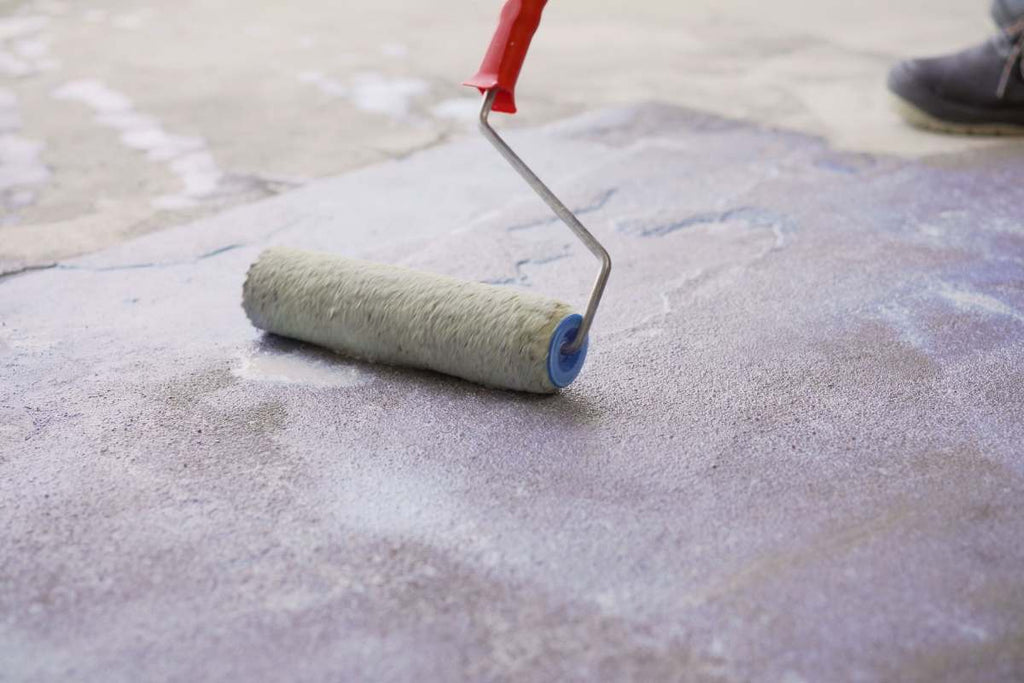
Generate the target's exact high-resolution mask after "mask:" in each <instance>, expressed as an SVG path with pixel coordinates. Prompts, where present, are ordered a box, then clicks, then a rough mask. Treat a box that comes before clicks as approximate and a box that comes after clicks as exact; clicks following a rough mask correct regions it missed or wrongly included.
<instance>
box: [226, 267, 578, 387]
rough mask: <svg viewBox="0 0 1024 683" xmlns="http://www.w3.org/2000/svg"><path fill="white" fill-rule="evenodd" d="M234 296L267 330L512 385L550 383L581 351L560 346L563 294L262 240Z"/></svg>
mask: <svg viewBox="0 0 1024 683" xmlns="http://www.w3.org/2000/svg"><path fill="white" fill-rule="evenodd" d="M242 305H243V307H244V308H245V312H246V314H247V315H248V316H249V320H250V321H251V322H252V324H253V325H255V326H256V327H258V328H259V329H261V330H266V331H267V332H273V333H274V334H278V335H281V336H284V337H291V338H292V339H300V340H302V341H306V342H310V343H312V344H317V345H319V346H323V347H326V348H329V349H332V350H334V351H337V352H339V353H342V354H345V355H347V356H352V357H355V358H361V359H365V360H370V361H375V362H378V363H387V364H389V365H405V366H410V367H416V368H425V369H429V370H435V371H437V372H443V373H445V374H448V375H454V376H456V377H462V378H464V379H468V380H470V381H473V382H478V383H480V384H486V385H489V386H495V387H503V388H506V389H515V390H517V391H530V392H536V393H542V394H550V393H554V392H556V391H558V390H559V389H561V388H562V387H565V386H567V385H568V384H569V383H571V382H572V381H573V380H574V379H575V378H576V375H577V374H578V373H579V371H580V368H581V367H582V366H583V362H584V360H585V359H586V346H584V347H582V348H581V349H580V350H579V351H577V352H575V353H571V354H570V353H565V351H564V350H563V349H564V347H565V346H566V342H568V341H570V340H571V339H573V338H574V337H575V334H576V331H577V330H578V329H579V325H580V320H581V318H580V316H579V315H576V314H574V313H573V312H572V309H571V308H570V307H569V306H568V305H567V304H565V303H563V302H561V301H557V300H555V299H549V298H548V297H544V296H539V295H537V294H532V293H530V292H524V291H518V290H515V289H513V288H511V287H498V286H495V285H487V284H482V283H478V282H466V281H464V280H456V279H454V278H450V277H446V276H443V275H435V274H433V273H424V272H421V271H416V270H411V269H408V268H401V267H397V266H389V265H384V264H380V263H370V262H367V261H359V260H356V259H348V258H343V257H341V256H335V255H332V254H319V253H316V252H308V251H300V250H297V249H285V248H282V247H274V248H272V249H267V250H266V251H264V252H263V253H262V254H260V257H259V259H258V260H257V261H256V262H255V263H254V264H253V265H252V267H251V268H250V269H249V273H248V276H247V277H246V281H245V286H244V288H243V301H242Z"/></svg>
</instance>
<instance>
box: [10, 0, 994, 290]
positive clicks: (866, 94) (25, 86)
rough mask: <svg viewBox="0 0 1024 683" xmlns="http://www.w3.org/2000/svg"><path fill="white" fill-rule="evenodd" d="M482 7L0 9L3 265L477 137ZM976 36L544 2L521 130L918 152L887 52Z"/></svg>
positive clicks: (969, 25)
mask: <svg viewBox="0 0 1024 683" xmlns="http://www.w3.org/2000/svg"><path fill="white" fill-rule="evenodd" d="M499 6H500V0H431V1H430V2H423V1H421V0H364V1H362V2H355V1H353V0H347V1H345V2H325V1H324V0H314V1H308V0H307V1H305V2H269V1H266V2H254V1H253V0H218V1H217V2H210V1H209V0H173V1H172V0H163V1H154V0H90V2H72V1H69V0H0V273H3V272H10V271H14V270H18V269H20V268H23V267H26V266H33V265H40V264H44V263H50V262H53V261H55V260H60V259H61V258H66V257H68V256H73V255H78V254H84V253H90V252H93V251H96V250H98V249H100V248H103V247H105V246H109V245H112V244H117V243H119V242H122V241H124V240H125V239H128V238H131V237H134V236H138V235H141V234H143V233H146V232H151V231H153V230H155V229H157V228H163V227H167V226H171V225H177V224H181V223H183V222H185V221H187V220H191V219H194V218H196V217H199V216H204V215H210V214H212V213H216V212H217V211H220V210H222V209H224V208H225V207H227V206H232V205H236V204H240V203H245V202H248V201H252V200H254V199H259V198H261V197H265V196H268V195H272V194H275V193H278V192H281V191H284V190H288V189H291V188H294V187H297V186H301V185H303V184H304V183H307V182H309V181H310V180H312V179H316V178H319V177H324V176H330V175H333V174H337V173H342V172H345V171H348V170H352V169H354V168H358V167H362V166H365V165H367V164H370V163H377V162H380V161H384V160H386V159H389V158H398V157H402V156H404V155H407V154H409V153H411V152H414V151H416V150H418V149H422V148H424V147H429V146H432V145H436V144H439V143H441V142H444V141H446V140H448V139H451V138H453V137H459V136H461V135H463V134H465V133H466V132H467V131H471V130H472V124H473V116H474V113H475V109H476V104H477V103H476V101H475V99H474V97H473V93H472V92H471V91H469V90H468V89H466V88H462V87H460V86H459V82H460V81H461V80H462V79H464V78H466V77H467V76H469V75H470V74H472V73H473V72H474V71H475V69H476V67H477V65H478V63H479V59H480V57H481V56H482V54H483V51H484V49H485V46H486V45H487V41H488V40H489V37H490V33H491V31H492V30H493V27H494V24H495V21H496V17H497V14H498V8H499ZM992 30H993V26H992V24H991V22H990V21H989V20H988V17H987V13H986V7H985V3H984V2H981V1H980V0H979V1H976V2H965V1H963V0H927V1H926V0H913V1H904V2H899V3H893V2H890V1H889V0H859V1H858V2H850V1H849V0H774V1H773V2H761V3H757V2H750V0H688V1H687V2H677V1H675V0H558V1H557V2H552V3H549V5H548V7H547V9H546V11H545V21H544V25H543V27H542V29H541V33H540V34H539V35H538V38H537V40H536V41H535V42H534V45H533V48H532V51H531V55H530V60H529V62H528V64H527V67H526V71H525V73H524V78H523V86H524V87H522V88H521V89H520V93H519V100H520V105H521V114H520V117H519V118H520V119H521V120H522V121H523V122H524V123H525V124H531V123H538V122H546V121H551V120H553V119H556V118H560V117H564V116H566V115H569V114H573V113H579V112H580V111H583V110H584V109H596V108H599V107H601V106H606V105H609V104H622V103H626V104H633V103H635V102H637V101H646V100H657V101H665V102H671V103H676V104H680V105H685V106H690V107H698V108H700V109H702V110H706V111H711V112H714V113H719V114H723V115H727V116H731V117H739V118H746V119H750V120H754V121H756V122H760V123H767V124H772V125H778V126H784V127H787V128H791V129H795V130H801V131H805V132H810V133H813V134H817V135H823V136H825V137H826V138H827V139H829V140H831V141H833V142H834V143H835V144H837V145H840V146H842V147H843V148H846V149H851V150H859V151H875V152H877V151H886V152H898V153H900V154H906V155H911V156H921V155H929V154H934V153H937V152H940V153H941V152H949V151H951V150H962V149H968V148H977V147H979V146H988V145H991V144H992V142H991V141H987V140H978V139H964V138H955V137H943V136H935V135H927V134H923V133H920V132H917V131H914V130H911V129H908V128H907V126H905V125H904V124H903V123H902V122H901V121H900V119H899V117H898V116H896V114H895V113H893V112H892V111H890V107H889V98H888V94H887V92H886V90H885V88H884V87H883V83H884V80H885V73H886V70H887V69H888V68H889V66H890V65H891V64H892V63H893V62H894V61H895V60H897V59H900V58H903V57H907V56H910V55H915V54H916V55H920V54H929V53H937V52H947V51H950V50H953V49H956V48H960V47H963V46H965V45H967V44H969V43H972V42H974V41H977V40H979V39H981V38H982V37H983V36H985V35H986V34H987V33H990V32H991V31H992Z"/></svg>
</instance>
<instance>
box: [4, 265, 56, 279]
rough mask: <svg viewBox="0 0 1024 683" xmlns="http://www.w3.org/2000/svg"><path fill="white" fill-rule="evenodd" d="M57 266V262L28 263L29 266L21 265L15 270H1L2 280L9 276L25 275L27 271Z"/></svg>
mask: <svg viewBox="0 0 1024 683" xmlns="http://www.w3.org/2000/svg"><path fill="white" fill-rule="evenodd" d="M55 267H57V264H56V263H34V264H31V265H27V266H21V267H20V268H15V269H14V270H8V271H5V272H0V282H2V281H4V280H6V279H8V278H13V277H17V276H18V275H24V274H25V273H30V272H32V271H34V270H49V269H51V268H55Z"/></svg>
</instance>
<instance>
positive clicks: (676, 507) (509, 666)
mask: <svg viewBox="0 0 1024 683" xmlns="http://www.w3.org/2000/svg"><path fill="white" fill-rule="evenodd" d="M514 144H515V145H516V146H517V147H518V148H519V149H520V150H521V151H522V152H523V154H524V155H525V156H526V157H527V158H529V159H531V160H532V161H534V162H535V164H536V165H537V167H538V168H539V169H540V170H542V171H543V173H544V175H545V176H546V177H548V178H549V179H550V180H551V181H552V182H553V184H554V186H555V187H556V189H557V190H559V191H560V192H561V193H562V194H563V195H564V196H565V198H566V200H567V201H568V202H569V203H570V204H571V205H572V206H573V207H575V208H576V210H577V211H578V212H579V213H580V214H581V216H582V217H583V218H584V220H586V221H587V223H588V224H589V225H590V226H591V227H592V228H593V229H594V230H595V232H596V233H597V234H599V235H600V236H601V237H602V238H603V239H604V240H605V241H606V243H607V245H608V248H609V250H610V251H611V253H612V254H613V256H614V258H615V260H616V268H615V272H614V276H613V279H612V282H611V286H610V289H609V291H608V294H607V297H606V301H605V304H604V307H603V309H602V310H601V314H600V317H599V319H598V324H597V326H596V328H595V330H594V333H593V336H592V346H591V348H592V351H591V357H590V359H589V360H588V367H587V368H585V369H584V373H583V375H582V376H581V378H580V379H579V380H578V382H577V383H576V384H575V385H574V386H573V387H572V388H570V390H568V391H566V392H565V393H564V394H562V395H561V396H556V397H552V398H537V397H532V396H524V395H516V394H512V393H508V392H502V391H494V390H489V389H484V388H482V387H478V386H475V385H471V384H468V383H465V382H462V381H459V380H455V379H450V378H444V377H441V376H437V375H432V374H430V373H423V372H415V371H409V370H402V369H390V368H384V367H375V366H369V365H365V364H360V363H356V362H349V361H345V360H341V359H337V358H331V357H329V356H327V355H326V354H323V353H320V352H318V351H316V350H314V349H311V348H309V347H305V346H302V345H298V344H293V343H288V342H284V341H282V340H275V339H271V338H266V337H262V336H261V335H260V334H258V333H257V331H256V330H254V329H253V328H252V327H251V326H250V325H249V324H248V322H247V321H246V319H245V317H244V315H243V314H242V312H241V307H240V296H241V286H242V280H243V277H244V273H245V270H246V268H247V265H248V264H249V263H250V262H251V261H252V260H253V259H254V258H255V257H256V255H257V253H258V252H259V250H260V249H261V248H262V247H263V246H265V245H269V244H288V245H293V246H299V247H307V248H314V249H323V250H330V251H335V252H340V253H343V254H348V255H351V256H358V257H366V258H371V259H374V260H378V261H385V262H392V263H404V264H407V265H411V266H415V267H418V268H422V269H426V270H433V271H438V272H446V273H450V274H454V275H458V276H461V277H465V278H468V279H474V280H489V281H500V282H511V283H515V284H517V285H518V286H522V287H526V288H529V289H532V290H534V291H539V292H545V293H550V294H556V295H560V296H563V297H565V298H566V299H567V300H569V301H571V302H582V301H583V299H584V296H585V294H586V291H587V287H588V285H589V282H590V279H591V277H592V276H593V273H594V269H595V263H594V260H593V258H592V257H591V256H590V255H589V254H588V253H587V252H586V250H585V249H583V248H582V247H580V246H579V245H577V244H576V243H575V242H574V240H573V239H572V236H571V235H570V234H569V233H568V231H567V230H565V229H564V228H563V227H562V226H560V225H558V224H557V223H554V222H553V221H552V220H551V219H550V217H549V216H548V213H547V211H546V209H545V207H544V206H543V205H542V204H540V202H539V201H538V200H536V198H534V197H531V196H530V195H529V194H527V193H526V192H525V191H524V188H523V187H522V186H521V183H520V182H519V181H518V179H517V178H516V177H515V176H514V174H513V173H512V172H511V171H510V170H509V169H507V168H506V167H505V166H504V165H503V162H502V160H501V159H500V158H498V157H497V155H496V154H495V153H494V152H493V151H492V150H489V149H488V148H487V146H486V144H485V143H484V142H483V141H477V140H473V141H468V142H462V143H454V144H450V145H445V146H442V147H439V148H437V149H435V150H431V151H427V152H423V153H421V154H418V155H414V156H413V157H411V158H409V159H406V160H404V161H396V162H389V163H386V164H383V165H378V166H374V167H371V168H368V169H365V170H362V171H358V172H355V173H352V174H347V175H344V176H341V177H338V178H335V179H328V180H323V181H318V182H314V183H311V184H310V185H308V186H307V187H305V188H303V189H299V190H295V191H292V192H290V193H287V194H284V195H281V196H279V197H277V198H273V199H268V200H265V201H263V202H259V203H256V204H252V205H249V206H245V207H240V208H238V209H233V210H231V211H228V212H227V213H223V214H221V215H218V216H216V217H212V218H209V219H205V220H202V221H199V222H197V223H194V224H192V225H188V226H184V227H180V228H174V229H171V230H168V231H163V232H159V233H155V234H153V235H150V236H148V237H146V238H142V239H140V240H136V241H134V242H131V243H128V244H125V245H122V246H120V247H117V248H113V249H108V250H106V251H103V252H100V253H97V254H95V255H92V256H90V257H87V258H83V259H77V260H71V261H66V262H64V263H62V264H60V265H59V266H57V267H55V268H51V269H49V270H45V271H41V272H36V273H26V274H23V275H20V276H14V277H9V278H7V279H6V280H4V281H3V282H2V283H0V321H2V323H0V372H2V373H3V377H4V383H3V386H2V388H0V454H2V456H0V547H3V548H5V549H6V551H5V552H4V553H2V554H0V576H2V577H3V581H0V662H3V665H2V667H0V668H2V670H3V672H4V673H5V677H4V678H5V680H15V681H22V680H24V681H38V680H42V681H49V680H53V681H56V680H72V679H73V680H77V681H119V680H124V681H129V680H140V679H145V680H267V681H270V680H282V679H289V680H303V681H336V680H382V681H407V680H430V681H434V680H436V681H450V680H528V681H538V680H539V681H544V680H550V681H564V680H638V681H660V680H665V681H674V680H695V681H750V680H764V681H821V680H863V681H892V680H900V681H927V682H929V683H934V682H935V681H965V680H972V681H973V680H977V681H1017V680H1020V679H1021V677H1022V676H1024V578H1022V577H1024V574H1022V572H1021V569H1022V567H1024V545H1022V544H1021V543H1020V539H1021V538H1022V537H1024V451H1022V449H1021V443H1024V420H1022V419H1021V417H1022V415H1024V393H1022V392H1024V390H1022V387H1024V370H1022V368H1024V269H1022V264H1024V233H1022V231H1021V224H1020V211H1019V207H1020V199H1021V196H1020V193H1021V188H1020V182H1019V179H1020V176H1021V171H1022V162H1021V157H1020V155H1019V154H1010V153H1007V152H1005V151H1004V150H990V151H988V152H984V153H978V154H974V155H967V156H958V157H956V158H952V159H945V160H943V161H942V162H941V163H936V162H934V161H928V162H909V161H904V160H899V159H897V158H894V157H886V156H880V155H864V154H857V153H844V152H837V151H835V150H834V149H832V148H830V147H829V146H827V145H826V144H824V143H822V142H821V141H820V140H817V139H815V138H810V137H807V136H804V135H801V134H798V133H791V132H779V131H769V130H766V129H761V128H756V127H752V126H750V125H748V124H744V123H741V122H735V121H728V120H723V119H719V118H715V117H712V116H708V115H706V114H700V113H694V112H688V111H684V110H679V109H674V108H670V107H666V106H654V105H648V106H643V107H639V108H627V109H621V110H609V111H604V112H598V113H593V114H588V115H586V116H584V117H583V118H578V119H574V120H571V121H565V122H561V123H558V124H555V125H553V126H551V127H549V128H547V129H544V130H539V131H524V132H522V133H521V134H518V135H516V136H514ZM436 169H445V172H444V173H438V172H436Z"/></svg>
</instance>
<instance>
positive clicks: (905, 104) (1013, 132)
mask: <svg viewBox="0 0 1024 683" xmlns="http://www.w3.org/2000/svg"><path fill="white" fill-rule="evenodd" d="M892 102H893V108H894V109H895V110H896V112H897V113H898V114H899V115H900V116H902V117H903V120H904V121H906V122H907V123H909V124H910V125H912V126H914V127H915V128H921V129H923V130H929V131H934V132H937V133H948V134H951V135H979V136H981V135H987V136H1001V137H1010V136H1020V135H1024V126H1017V125H1014V124H1012V123H959V122H956V121H943V120H942V119H940V118H937V117H935V116H933V115H931V114H929V113H928V112H926V111H924V110H923V109H921V108H919V107H917V106H916V105H915V104H913V103H912V102H910V101H909V100H906V99H904V98H903V97H901V96H899V95H897V94H896V93H892Z"/></svg>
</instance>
